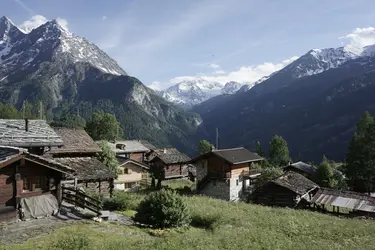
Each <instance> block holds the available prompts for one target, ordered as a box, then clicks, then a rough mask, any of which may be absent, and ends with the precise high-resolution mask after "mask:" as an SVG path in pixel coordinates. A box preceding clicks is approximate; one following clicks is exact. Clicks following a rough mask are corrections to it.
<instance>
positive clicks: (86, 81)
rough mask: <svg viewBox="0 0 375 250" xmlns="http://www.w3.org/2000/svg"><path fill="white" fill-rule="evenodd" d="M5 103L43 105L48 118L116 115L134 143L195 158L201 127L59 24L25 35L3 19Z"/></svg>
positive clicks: (0, 94) (1, 93) (0, 96)
mask: <svg viewBox="0 0 375 250" xmlns="http://www.w3.org/2000/svg"><path fill="white" fill-rule="evenodd" d="M0 38H1V40H0V56H1V57H0V100H1V101H2V102H6V103H13V104H15V105H16V106H18V107H20V106H22V103H23V101H24V100H31V101H35V100H41V101H43V103H44V105H45V106H46V108H47V117H48V118H50V119H52V118H53V117H60V116H63V115H65V114H66V113H71V112H77V111H78V110H79V113H80V114H81V115H82V116H84V117H85V118H89V117H90V115H91V113H92V112H93V111H95V110H98V109H102V110H104V111H106V112H110V113H113V114H115V115H116V117H117V119H118V120H120V122H121V126H122V127H123V129H124V135H125V136H126V137H127V138H129V139H146V140H150V141H151V142H152V143H154V144H156V145H157V146H163V147H164V146H176V147H178V148H179V149H180V150H183V151H185V152H187V153H191V152H193V151H194V150H195V145H194V144H193V143H192V141H191V140H190V139H189V138H190V137H191V136H192V135H193V134H194V133H195V130H196V127H197V126H198V124H199V123H200V118H199V116H198V115H195V114H189V113H186V112H184V111H183V110H181V109H179V108H177V107H174V106H173V105H172V104H171V103H169V102H166V101H165V100H163V99H162V98H160V97H159V96H158V95H157V94H156V93H155V92H154V91H153V90H151V89H149V88H147V87H146V86H144V85H143V84H142V83H141V82H140V81H139V80H138V79H136V78H134V77H131V76H128V75H127V73H126V72H125V71H124V70H123V69H122V68H121V67H120V66H119V65H118V64H117V62H116V61H114V60H113V59H112V58H110V57H109V56H108V55H107V54H106V53H104V52H103V51H101V50H100V49H99V48H98V47H97V46H95V45H94V44H92V43H90V42H88V41H87V40H86V39H84V38H81V37H78V36H76V35H74V34H72V33H70V32H69V31H67V30H64V29H63V28H62V27H61V26H60V25H59V24H58V23H57V22H56V21H54V20H53V21H49V22H47V23H45V24H43V25H42V26H40V27H38V28H36V29H34V30H32V31H31V32H30V33H25V32H23V31H21V30H20V29H19V28H18V27H16V26H15V25H14V24H13V23H12V22H11V21H10V20H9V19H7V18H5V17H3V18H1V19H0Z"/></svg>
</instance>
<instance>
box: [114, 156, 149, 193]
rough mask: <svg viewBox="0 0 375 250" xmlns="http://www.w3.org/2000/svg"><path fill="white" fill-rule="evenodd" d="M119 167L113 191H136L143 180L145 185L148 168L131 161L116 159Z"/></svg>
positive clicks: (122, 158)
mask: <svg viewBox="0 0 375 250" xmlns="http://www.w3.org/2000/svg"><path fill="white" fill-rule="evenodd" d="M117 159H118V161H119V163H120V166H119V172H118V173H117V179H116V180H115V181H114V189H115V190H122V191H125V192H126V191H131V190H136V189H137V188H138V187H139V186H140V184H141V182H142V181H143V180H144V181H145V182H146V183H147V179H148V170H149V166H148V165H146V164H144V163H142V162H138V161H135V160H132V159H128V158H124V157H117Z"/></svg>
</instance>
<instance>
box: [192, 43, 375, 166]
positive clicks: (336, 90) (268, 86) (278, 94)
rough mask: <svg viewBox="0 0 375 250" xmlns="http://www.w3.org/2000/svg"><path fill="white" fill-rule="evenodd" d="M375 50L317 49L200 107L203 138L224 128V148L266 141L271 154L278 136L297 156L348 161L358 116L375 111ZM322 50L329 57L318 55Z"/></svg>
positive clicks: (196, 110)
mask: <svg viewBox="0 0 375 250" xmlns="http://www.w3.org/2000/svg"><path fill="white" fill-rule="evenodd" d="M372 48H373V47H372V46H370V47H367V48H364V50H363V51H361V52H360V53H359V54H353V53H351V52H348V53H347V52H345V53H344V52H342V51H343V49H341V48H339V49H337V50H336V52H337V53H331V52H332V50H331V49H327V50H321V51H317V50H312V51H309V52H308V53H307V54H306V55H304V56H302V57H301V58H299V59H297V60H296V61H295V62H293V63H292V64H290V65H288V66H286V67H285V68H284V69H282V70H280V71H278V72H275V73H274V74H272V75H271V76H270V77H269V78H268V79H266V80H264V81H262V82H261V83H259V84H257V85H256V86H254V87H253V88H251V89H250V90H248V91H245V92H243V91H239V92H238V93H237V94H235V95H232V96H229V97H228V96H225V97H222V96H219V97H217V98H215V99H211V100H208V101H206V102H204V103H202V104H200V105H197V106H195V107H194V108H193V109H192V110H193V111H195V112H197V113H199V114H200V115H201V117H202V119H203V121H204V122H203V124H202V129H201V130H200V133H201V135H202V136H203V135H204V136H206V137H208V138H211V139H212V140H213V139H214V136H215V134H214V132H215V128H216V127H219V131H220V142H221V147H226V146H239V145H244V146H247V147H249V148H254V142H255V140H260V141H261V143H263V145H264V146H265V149H266V150H267V146H268V141H269V140H270V139H271V137H272V135H273V134H275V133H276V134H280V135H282V136H283V137H284V138H285V139H286V140H287V141H288V144H289V146H290V149H291V152H292V155H293V156H294V157H295V158H302V159H304V160H316V161H318V160H320V159H321V157H322V155H323V154H326V155H327V157H329V158H333V159H336V160H343V159H344V156H345V152H346V148H347V143H348V141H349V139H350V137H351V136H352V133H353V129H354V127H355V124H356V122H357V120H358V118H359V117H360V115H362V113H363V112H364V111H365V110H368V111H374V112H375V99H373V98H371V96H373V95H374V93H375V89H374V85H373V83H374V82H375V73H374V70H375V59H374V57H371V55H373V54H372V53H370V51H371V50H372ZM322 51H324V54H325V55H326V56H325V57H317V56H316V55H314V54H315V52H320V53H323V52H322ZM340 51H341V52H340ZM317 58H318V59H317ZM303 69H304V70H303ZM205 133H206V134H205Z"/></svg>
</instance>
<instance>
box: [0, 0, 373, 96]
mask: <svg viewBox="0 0 375 250" xmlns="http://www.w3.org/2000/svg"><path fill="white" fill-rule="evenodd" d="M374 9H375V1H374V0H355V1H353V0H328V1H327V0H303V1H297V0H283V1H280V0H178V1H176V0H157V1H154V0H110V1H108V0H107V1H103V0H95V1H93V0H1V10H2V13H0V15H1V16H2V15H5V16H7V17H8V18H10V19H11V20H12V21H13V22H14V23H16V24H18V25H19V26H21V27H22V28H23V29H32V28H35V27H37V26H38V25H41V24H43V23H44V22H45V21H46V20H50V19H57V20H58V21H59V23H60V24H61V25H62V26H63V27H64V28H65V29H68V30H69V31H70V32H73V33H75V34H76V35H78V36H83V37H86V38H87V39H88V40H90V41H91V42H93V43H95V44H96V45H98V46H99V47H100V48H101V49H102V50H104V51H105V52H106V53H107V54H109V55H110V56H111V57H112V58H114V59H115V60H116V61H117V62H118V63H119V64H120V66H121V67H122V68H123V69H124V70H125V71H126V72H127V73H128V74H129V75H132V76H135V77H137V78H138V79H140V80H141V81H142V82H143V83H144V84H146V85H148V86H151V87H153V88H155V89H165V88H167V87H169V86H171V85H173V84H176V83H178V82H180V81H183V80H194V79H197V78H200V79H205V80H210V81H218V82H222V83H225V82H227V81H231V80H234V81H239V82H254V81H256V80H258V79H259V78H261V77H262V76H266V75H269V74H270V73H272V72H274V71H276V70H279V69H281V68H282V67H284V66H285V65H287V64H288V63H290V62H292V61H293V60H295V59H296V58H297V57H298V56H301V55H303V54H304V53H306V52H307V51H309V50H310V49H313V48H326V47H339V46H343V45H348V44H349V45H353V46H355V45H369V44H373V43H375V29H374V28H373V27H375V15H374V12H373V10H374Z"/></svg>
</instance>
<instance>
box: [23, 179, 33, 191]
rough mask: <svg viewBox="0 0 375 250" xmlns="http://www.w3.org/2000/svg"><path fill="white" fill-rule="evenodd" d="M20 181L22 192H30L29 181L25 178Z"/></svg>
mask: <svg viewBox="0 0 375 250" xmlns="http://www.w3.org/2000/svg"><path fill="white" fill-rule="evenodd" d="M22 181H23V191H31V180H30V179H29V178H27V177H24V178H23V179H22Z"/></svg>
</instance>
